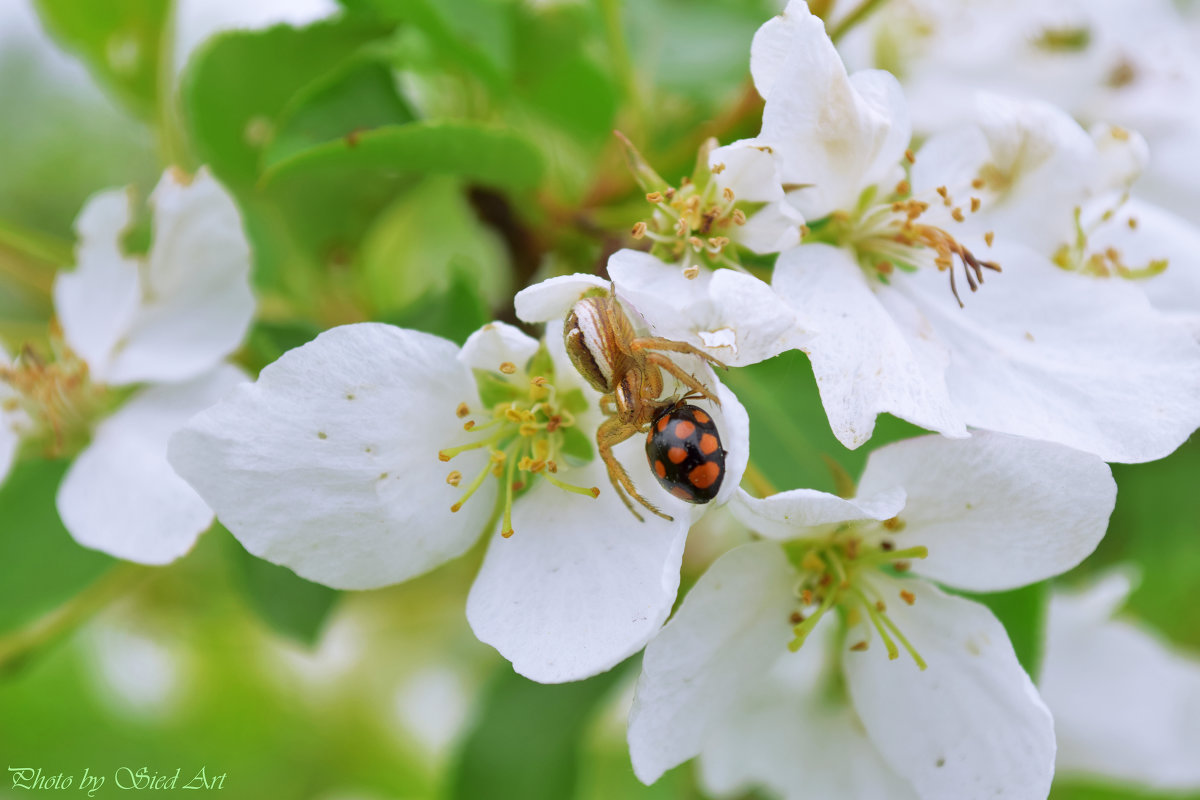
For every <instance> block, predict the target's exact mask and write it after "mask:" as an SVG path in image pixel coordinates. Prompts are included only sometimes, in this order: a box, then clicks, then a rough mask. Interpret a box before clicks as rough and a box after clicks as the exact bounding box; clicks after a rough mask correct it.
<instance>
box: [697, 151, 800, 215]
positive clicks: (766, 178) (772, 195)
mask: <svg viewBox="0 0 1200 800" xmlns="http://www.w3.org/2000/svg"><path fill="white" fill-rule="evenodd" d="M708 165H709V168H710V169H712V170H713V172H714V176H713V179H714V180H715V181H716V182H717V185H718V186H719V187H721V188H722V189H729V190H730V191H732V192H733V194H734V197H735V199H737V200H739V201H743V200H744V201H747V202H751V203H770V202H773V201H776V200H781V199H783V179H782V178H780V177H779V165H778V164H777V163H776V160H775V156H774V154H773V153H772V152H771V151H770V149H769V148H765V147H758V146H755V144H754V142H753V140H749V139H743V140H741V141H737V142H734V143H733V144H728V145H725V146H724V147H718V148H717V149H715V150H713V151H712V152H711V153H709V155H708ZM803 221H804V220H803V219H801V220H800V222H803Z"/></svg>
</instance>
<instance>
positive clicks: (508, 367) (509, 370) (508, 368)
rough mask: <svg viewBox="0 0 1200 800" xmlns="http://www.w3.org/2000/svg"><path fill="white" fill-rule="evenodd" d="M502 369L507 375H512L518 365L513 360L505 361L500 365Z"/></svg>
mask: <svg viewBox="0 0 1200 800" xmlns="http://www.w3.org/2000/svg"><path fill="white" fill-rule="evenodd" d="M500 371H501V372H503V373H504V374H505V375H512V374H513V373H514V372H516V371H517V365H516V364H514V363H512V362H511V361H505V362H504V363H503V364H501V365H500Z"/></svg>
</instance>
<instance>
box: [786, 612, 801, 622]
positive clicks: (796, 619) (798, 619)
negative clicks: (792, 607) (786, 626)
mask: <svg viewBox="0 0 1200 800" xmlns="http://www.w3.org/2000/svg"><path fill="white" fill-rule="evenodd" d="M788 622H790V623H792V624H793V625H799V624H800V623H801V622H804V615H803V614H801V613H800V612H799V611H793V612H792V615H791V616H790V617H788Z"/></svg>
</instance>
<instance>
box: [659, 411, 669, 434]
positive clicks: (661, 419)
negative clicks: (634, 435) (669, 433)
mask: <svg viewBox="0 0 1200 800" xmlns="http://www.w3.org/2000/svg"><path fill="white" fill-rule="evenodd" d="M670 421H671V415H670V414H663V415H662V416H661V417H659V420H658V432H659V433H662V432H663V431H665V430H666V429H667V423H668V422H670Z"/></svg>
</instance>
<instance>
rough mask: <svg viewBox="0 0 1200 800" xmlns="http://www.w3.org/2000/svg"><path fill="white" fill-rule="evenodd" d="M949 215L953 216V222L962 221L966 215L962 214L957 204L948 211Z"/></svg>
mask: <svg viewBox="0 0 1200 800" xmlns="http://www.w3.org/2000/svg"><path fill="white" fill-rule="evenodd" d="M950 216H952V217H954V221H955V222H962V221H963V220H964V219H965V218H966V215H965V214H963V210H962V209H961V208H959V207H958V206H955V207H954V210H953V211H951V212H950Z"/></svg>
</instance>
